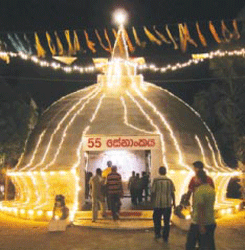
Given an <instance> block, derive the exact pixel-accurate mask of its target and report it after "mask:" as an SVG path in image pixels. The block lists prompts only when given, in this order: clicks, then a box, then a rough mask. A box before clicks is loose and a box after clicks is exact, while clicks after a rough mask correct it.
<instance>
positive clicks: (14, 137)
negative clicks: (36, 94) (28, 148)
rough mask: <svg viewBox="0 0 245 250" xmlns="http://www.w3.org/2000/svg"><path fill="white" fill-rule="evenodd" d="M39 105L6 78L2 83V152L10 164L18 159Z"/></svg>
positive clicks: (0, 111)
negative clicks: (17, 89)
mask: <svg viewBox="0 0 245 250" xmlns="http://www.w3.org/2000/svg"><path fill="white" fill-rule="evenodd" d="M37 117H38V113H37V106H36V105H35V102H34V101H33V100H32V99H31V98H30V97H29V96H26V95H23V94H20V93H16V92H15V91H14V90H13V89H12V88H11V87H10V86H9V85H8V84H7V83H6V82H4V80H3V79H2V80H1V83H0V154H1V155H3V154H4V155H5V162H7V163H9V164H10V165H14V163H15V162H16V161H17V160H18V158H19V156H20V154H21V153H22V151H23V148H24V144H25V141H26V139H27V137H28V135H29V133H30V131H31V130H32V129H33V127H34V126H35V124H36V122H37Z"/></svg>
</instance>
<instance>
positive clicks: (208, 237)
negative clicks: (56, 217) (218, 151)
mask: <svg viewBox="0 0 245 250" xmlns="http://www.w3.org/2000/svg"><path fill="white" fill-rule="evenodd" d="M193 169H194V172H195V175H194V176H193V177H192V178H191V180H190V183H189V185H188V192H187V193H185V194H183V195H182V198H181V201H180V204H179V205H178V206H176V203H175V186H174V182H173V181H172V180H171V179H170V178H168V177H167V176H166V174H167V169H166V168H165V167H164V166H161V167H159V170H158V172H159V176H157V177H155V178H154V179H153V180H152V184H151V187H149V183H150V180H149V174H147V173H146V172H142V175H141V177H140V174H139V173H135V171H132V176H131V177H130V178H129V181H128V190H129V191H130V196H131V202H132V205H133V206H136V205H138V204H140V203H141V202H142V200H143V197H144V198H145V201H148V197H149V196H150V198H151V199H150V202H151V204H152V207H153V223H154V232H155V239H159V238H162V239H163V240H164V241H165V242H168V239H169V234H170V218H171V214H172V210H173V211H174V213H175V215H176V216H178V217H179V218H184V216H182V214H181V210H182V209H183V208H184V207H186V206H190V198H191V197H192V219H191V225H190V229H189V231H188V234H187V241H186V250H194V249H196V245H198V246H199V248H198V249H201V250H215V241H214V232H215V228H216V223H215V217H214V203H215V187H214V182H213V180H212V178H211V177H209V176H208V175H207V174H206V172H205V171H204V165H203V163H202V162H201V161H196V162H194V163H193ZM87 177H89V178H86V183H87V188H86V190H85V191H86V192H85V193H86V194H85V195H86V197H88V196H90V197H91V199H92V221H93V222H96V220H97V219H98V212H99V210H101V214H102V217H104V218H106V217H107V213H106V206H107V207H108V209H109V210H111V213H112V218H113V220H114V221H116V220H119V214H120V208H121V204H122V203H121V198H122V197H123V196H124V192H123V184H122V177H121V175H120V174H119V173H118V172H117V166H115V165H113V164H112V162H111V161H108V162H107V168H106V169H104V170H103V171H102V170H101V169H100V168H97V169H96V173H95V175H94V176H93V174H92V173H89V175H87ZM149 191H150V194H149ZM59 202H60V200H58V202H56V203H57V204H58V205H57V204H56V206H55V208H54V214H55V211H57V207H58V208H59V209H61V208H62V204H63V203H64V202H63V203H62V202H61V203H62V204H60V203H59ZM63 205H64V204H63ZM62 211H63V215H64V216H65V217H67V209H65V210H64V209H63V210H62ZM64 211H66V213H64ZM62 218H63V217H62ZM162 219H163V225H161V223H162Z"/></svg>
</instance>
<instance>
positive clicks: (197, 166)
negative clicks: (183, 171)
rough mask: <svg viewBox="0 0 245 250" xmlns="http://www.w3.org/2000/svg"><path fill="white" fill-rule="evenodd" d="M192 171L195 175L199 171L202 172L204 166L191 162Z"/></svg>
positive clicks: (198, 162)
mask: <svg viewBox="0 0 245 250" xmlns="http://www.w3.org/2000/svg"><path fill="white" fill-rule="evenodd" d="M193 167H194V171H195V173H196V174H197V173H198V172H199V171H200V170H203V168H204V165H203V163H202V162H201V161H195V162H193Z"/></svg>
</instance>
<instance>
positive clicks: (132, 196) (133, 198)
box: [130, 188, 134, 205]
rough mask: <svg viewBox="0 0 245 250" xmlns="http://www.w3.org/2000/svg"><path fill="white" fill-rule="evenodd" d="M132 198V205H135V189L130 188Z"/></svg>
mask: <svg viewBox="0 0 245 250" xmlns="http://www.w3.org/2000/svg"><path fill="white" fill-rule="evenodd" d="M130 196H131V203H132V204H133V205H134V195H133V189H132V188H130Z"/></svg>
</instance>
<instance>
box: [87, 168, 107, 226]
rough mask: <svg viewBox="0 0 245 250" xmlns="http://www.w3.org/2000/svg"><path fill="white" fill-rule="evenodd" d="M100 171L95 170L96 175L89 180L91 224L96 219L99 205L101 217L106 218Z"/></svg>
mask: <svg viewBox="0 0 245 250" xmlns="http://www.w3.org/2000/svg"><path fill="white" fill-rule="evenodd" d="M101 174H102V170H101V169H100V168H97V169H96V175H95V176H94V177H92V178H91V179H90V182H89V186H90V190H91V196H92V222H95V221H96V220H97V218H98V210H99V205H100V206H101V210H102V217H106V210H105V197H104V194H103V188H104V187H103V186H104V185H105V184H104V180H103V178H102V177H101Z"/></svg>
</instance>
